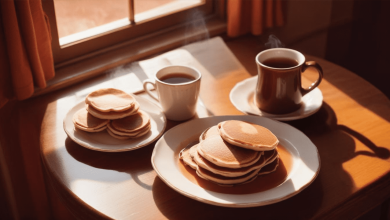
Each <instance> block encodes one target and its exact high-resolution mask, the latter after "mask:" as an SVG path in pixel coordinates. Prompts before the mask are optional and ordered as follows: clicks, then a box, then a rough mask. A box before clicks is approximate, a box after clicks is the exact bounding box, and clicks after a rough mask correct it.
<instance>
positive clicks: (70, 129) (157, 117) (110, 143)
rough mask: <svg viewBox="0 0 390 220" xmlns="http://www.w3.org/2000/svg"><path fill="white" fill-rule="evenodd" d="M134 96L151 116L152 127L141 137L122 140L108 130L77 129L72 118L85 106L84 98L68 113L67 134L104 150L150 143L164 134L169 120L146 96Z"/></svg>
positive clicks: (91, 147) (115, 149)
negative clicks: (90, 130) (92, 131)
mask: <svg viewBox="0 0 390 220" xmlns="http://www.w3.org/2000/svg"><path fill="white" fill-rule="evenodd" d="M133 96H134V97H135V99H136V100H137V102H138V103H139V104H140V109H141V110H143V111H144V112H146V113H148V115H149V116H150V124H151V129H150V131H149V132H148V133H147V134H145V135H143V136H141V137H139V138H133V139H131V138H130V139H127V140H120V139H116V138H114V137H112V136H111V135H109V134H108V133H107V131H106V130H104V131H101V132H96V133H90V132H85V131H81V130H78V129H75V127H74V125H73V121H72V118H73V115H74V114H75V113H76V112H77V111H78V110H80V109H81V108H85V102H84V100H82V101H81V102H79V103H78V104H77V105H75V106H74V107H73V108H71V109H70V110H69V112H68V113H67V114H66V116H65V118H64V130H65V132H66V134H67V135H68V137H69V138H70V139H72V140H73V141H74V142H76V143H78V144H79V145H81V146H83V147H86V148H88V149H91V150H96V151H103V152H122V151H131V150H135V149H138V148H141V147H144V146H146V145H148V144H150V143H151V142H153V141H155V140H157V138H159V137H160V136H161V135H162V133H163V131H164V130H165V126H166V123H167V120H166V118H165V115H164V113H162V111H161V109H160V108H159V107H158V106H157V105H155V104H154V103H152V102H150V101H149V100H147V99H145V98H142V97H139V96H135V95H133Z"/></svg>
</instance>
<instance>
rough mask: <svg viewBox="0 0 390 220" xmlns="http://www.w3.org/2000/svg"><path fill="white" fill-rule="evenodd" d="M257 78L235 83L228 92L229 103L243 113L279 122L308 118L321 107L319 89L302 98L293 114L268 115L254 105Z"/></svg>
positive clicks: (321, 98)
mask: <svg viewBox="0 0 390 220" xmlns="http://www.w3.org/2000/svg"><path fill="white" fill-rule="evenodd" d="M256 83H257V76H254V77H251V78H249V79H246V80H243V81H241V82H239V83H237V84H236V85H235V86H234V87H233V89H232V90H231V91H230V101H231V102H232V103H233V105H234V106H235V107H236V108H237V109H238V110H240V111H241V112H243V113H246V114H252V115H260V116H264V117H267V118H272V119H275V120H279V121H291V120H296V119H301V118H305V117H308V116H310V115H312V114H314V113H316V112H317V111H318V110H319V109H320V108H321V105H322V100H323V97H322V93H321V90H320V89H319V88H315V89H313V90H312V91H311V92H309V93H307V94H306V95H305V96H303V97H302V102H303V104H302V106H301V108H299V109H298V110H296V111H295V112H291V113H288V114H270V113H266V112H263V111H261V110H260V109H258V108H257V107H256V105H255V103H254V92H255V89H256Z"/></svg>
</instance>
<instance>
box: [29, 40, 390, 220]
mask: <svg viewBox="0 0 390 220" xmlns="http://www.w3.org/2000/svg"><path fill="white" fill-rule="evenodd" d="M227 45H228V46H229V47H230V49H231V50H232V51H233V53H234V54H235V55H236V56H237V57H238V59H239V60H240V61H242V63H243V64H244V66H245V67H246V69H247V70H243V71H239V72H230V73H227V74H224V75H221V76H219V77H217V78H216V77H213V76H208V75H206V76H204V77H203V78H202V87H201V95H200V98H201V100H202V102H203V103H204V105H205V106H206V109H200V110H199V111H200V112H201V113H199V117H205V116H212V115H238V114H243V113H242V112H240V111H238V110H237V109H236V108H235V107H234V106H233V105H232V103H231V102H230V100H229V93H230V90H231V89H232V88H233V87H234V85H235V84H236V83H238V82H240V81H242V80H244V79H246V78H248V77H251V76H252V75H255V74H256V69H255V67H256V66H255V64H254V62H249V61H247V60H249V59H251V60H254V56H253V54H255V53H256V51H255V49H247V51H243V50H246V49H245V48H249V47H244V49H239V48H238V46H237V45H236V44H235V42H230V43H229V42H227ZM306 57H307V60H314V61H317V62H318V63H319V64H320V65H321V66H322V68H323V70H324V79H323V81H322V83H321V84H320V86H319V89H320V90H321V92H322V94H323V97H324V100H323V105H322V107H321V108H320V110H319V111H318V112H317V113H315V114H314V115H312V116H310V117H307V118H304V119H300V120H295V121H290V122H286V123H288V124H290V125H292V126H294V127H295V128H297V129H299V130H301V131H302V132H303V133H304V134H305V135H307V136H308V137H309V138H310V140H311V141H312V142H313V143H314V144H315V145H316V147H317V148H318V151H319V154H320V157H321V171H320V173H319V175H318V177H317V178H316V180H315V181H314V182H313V183H312V184H311V185H310V186H309V187H307V188H306V189H305V190H303V191H302V192H301V193H299V194H298V195H296V196H294V197H292V198H290V199H287V200H285V201H282V202H279V203H276V204H272V205H267V206H263V207H254V208H245V209H235V208H225V207H218V206H213V205H208V204H204V203H201V202H198V201H195V200H192V199H190V198H187V197H185V196H183V195H181V194H179V193H177V192H176V191H174V190H173V189H171V188H170V187H169V186H167V185H166V184H165V183H164V182H163V181H162V180H161V179H160V178H159V177H158V176H157V175H156V172H155V171H154V170H153V167H152V164H151V154H152V151H153V148H154V145H155V142H153V143H151V144H150V145H148V146H146V147H143V148H141V149H138V150H135V151H129V152H120V153H105V152H98V151H93V150H89V149H86V148H84V147H81V146H80V145H78V144H77V143H75V142H74V141H72V140H71V139H70V138H68V137H67V135H66V133H65V132H64V130H63V118H64V117H65V115H66V113H67V112H68V111H69V109H70V108H71V107H73V106H74V105H75V104H77V103H78V102H79V101H80V100H82V99H83V96H82V95H80V96H78V95H77V94H78V93H80V94H81V93H82V91H83V90H84V89H86V88H89V87H91V86H95V85H98V83H99V80H91V81H88V82H85V83H82V84H79V85H76V86H72V87H69V88H67V89H64V90H61V91H58V92H55V93H52V94H50V95H45V96H42V97H38V98H36V99H35V100H34V105H32V104H30V107H31V108H30V109H26V108H24V109H25V110H23V111H24V112H25V114H26V117H29V116H33V114H34V112H36V111H44V112H45V113H44V117H43V121H42V126H41V135H40V143H41V157H42V161H43V166H44V168H45V169H46V171H47V176H48V181H50V183H51V184H52V186H53V188H54V190H55V191H56V192H57V193H59V195H60V197H61V198H62V200H63V201H64V203H65V204H66V206H68V208H69V210H70V211H71V212H72V213H74V214H75V216H78V217H80V218H82V219H86V218H114V219H162V218H168V219H204V218H213V219H221V218H226V219H235V218H248V217H252V218H255V217H261V218H265V219H268V218H275V219H284V218H289V217H291V215H292V214H293V215H294V217H296V218H297V219H308V218H324V217H356V216H358V215H360V214H362V213H363V212H365V211H368V209H371V208H372V207H374V206H376V205H377V204H378V203H379V202H380V201H382V200H380V199H378V198H379V197H380V198H382V197H388V195H389V189H387V188H388V185H389V182H390V176H389V171H390V160H389V157H390V153H389V152H390V135H389V134H390V123H389V121H390V114H389V112H390V101H389V99H387V97H386V96H385V95H384V94H382V93H381V92H380V91H379V90H378V89H376V88H375V87H374V86H372V85H371V84H369V83H368V82H367V81H365V80H364V79H362V78H360V77H359V76H357V75H356V74H354V73H352V72H350V71H348V70H347V69H344V68H342V67H340V66H338V65H335V64H333V63H331V62H328V61H326V60H323V59H320V58H316V57H313V56H306ZM310 71H312V70H308V72H306V73H305V77H304V78H305V80H306V81H305V82H306V83H307V82H310V80H313V78H315V77H317V76H316V74H315V73H313V72H310ZM75 94H76V95H75ZM141 96H144V97H146V95H145V94H141ZM177 124H179V123H177V122H171V121H168V124H167V128H166V130H168V129H169V128H171V127H173V126H175V125H177ZM384 199H385V198H384ZM281 210H283V211H281Z"/></svg>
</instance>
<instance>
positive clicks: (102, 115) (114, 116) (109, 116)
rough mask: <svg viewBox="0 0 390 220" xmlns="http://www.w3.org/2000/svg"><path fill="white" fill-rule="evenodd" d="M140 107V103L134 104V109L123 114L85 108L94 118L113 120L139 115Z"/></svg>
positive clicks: (89, 107) (90, 107)
mask: <svg viewBox="0 0 390 220" xmlns="http://www.w3.org/2000/svg"><path fill="white" fill-rule="evenodd" d="M139 107H140V106H139V103H138V102H134V104H133V106H132V108H130V109H127V110H125V111H122V112H114V111H111V112H101V111H99V110H97V109H95V108H94V107H92V106H91V105H86V106H85V108H86V109H87V111H88V112H89V113H90V114H91V115H93V116H95V117H97V118H101V119H111V120H114V119H120V118H124V117H127V116H130V115H134V114H137V112H138V109H139Z"/></svg>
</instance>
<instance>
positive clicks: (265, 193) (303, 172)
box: [151, 115, 320, 208]
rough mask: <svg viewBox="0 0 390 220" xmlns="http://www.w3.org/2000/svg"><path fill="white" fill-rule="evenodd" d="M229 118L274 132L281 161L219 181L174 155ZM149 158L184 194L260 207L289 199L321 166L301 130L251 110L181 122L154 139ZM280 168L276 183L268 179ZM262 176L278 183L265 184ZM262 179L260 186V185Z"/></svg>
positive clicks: (222, 203)
mask: <svg viewBox="0 0 390 220" xmlns="http://www.w3.org/2000/svg"><path fill="white" fill-rule="evenodd" d="M228 120H239V121H245V122H249V123H253V124H257V125H260V126H263V127H265V128H267V129H268V130H270V131H271V132H272V133H273V134H274V135H275V136H276V137H277V139H278V140H279V145H278V147H277V148H278V152H279V155H280V158H279V161H280V162H279V166H278V167H277V170H276V171H275V172H274V173H275V175H273V176H272V175H270V174H265V175H261V176H258V177H257V179H255V180H254V181H251V182H249V183H245V184H238V185H234V186H221V185H219V184H216V183H214V182H211V181H207V180H204V179H202V178H200V177H199V176H196V172H193V171H192V168H191V167H190V166H184V163H183V162H182V161H181V160H180V159H179V154H180V152H181V150H182V149H184V148H186V147H187V145H193V144H194V143H196V142H199V137H200V135H201V134H202V133H203V132H204V131H205V130H206V129H208V128H210V127H212V126H215V125H218V123H220V122H223V121H228ZM202 143H203V140H202ZM283 152H284V153H283ZM281 153H282V154H281ZM286 155H288V156H286ZM287 159H288V160H287ZM151 160H152V165H153V168H154V170H155V171H156V173H157V175H158V176H159V177H160V178H161V179H162V180H163V181H164V182H165V183H166V184H167V185H168V186H170V187H171V188H172V189H174V190H176V191H177V192H179V193H181V194H183V195H184V196H187V197H189V198H192V199H195V200H198V201H200V202H204V203H208V204H212V205H217V206H224V207H236V208H240V207H255V206H263V205H268V204H272V203H276V202H280V201H283V200H285V199H288V198H290V197H292V196H294V195H296V194H298V193H299V192H301V191H302V190H303V189H305V188H306V187H307V186H309V185H310V183H312V182H313V181H314V179H315V178H316V177H317V175H318V173H319V170H320V158H319V154H318V150H317V148H316V146H315V145H314V144H313V143H312V142H311V141H310V139H309V138H308V137H307V136H306V135H305V134H303V133H302V132H301V131H299V130H297V129H296V128H294V127H292V126H290V125H287V124H285V123H282V122H278V121H275V120H272V119H268V118H265V117H258V116H250V115H246V116H214V117H209V118H201V119H195V120H191V121H189V122H186V123H183V124H180V125H178V126H176V127H174V128H172V129H170V130H169V131H168V132H166V133H165V134H164V135H163V136H162V137H161V138H160V139H159V140H158V141H157V143H156V146H155V148H154V151H153V154H152V158H151ZM283 164H284V165H283ZM278 169H279V170H278ZM187 171H188V172H187ZM281 171H284V173H283V175H284V176H283V178H282V179H279V180H278V181H279V182H275V181H273V180H272V178H275V177H276V175H279V174H280V173H281ZM276 173H279V174H276ZM271 174H272V173H271ZM267 175H269V176H268V177H267ZM279 176H280V175H279ZM278 178H279V177H278ZM267 181H270V182H272V181H273V182H274V183H277V184H274V185H272V187H268V188H267V187H266V185H267ZM259 183H260V184H259ZM262 183H263V186H265V187H263V186H261V184H262ZM256 187H258V188H259V189H256Z"/></svg>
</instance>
